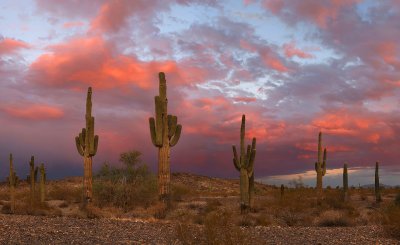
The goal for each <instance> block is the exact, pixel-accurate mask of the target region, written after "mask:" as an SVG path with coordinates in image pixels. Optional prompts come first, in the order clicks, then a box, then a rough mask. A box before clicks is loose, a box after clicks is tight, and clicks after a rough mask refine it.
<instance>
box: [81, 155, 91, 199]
mask: <svg viewBox="0 0 400 245" xmlns="http://www.w3.org/2000/svg"><path fill="white" fill-rule="evenodd" d="M92 175H93V174H92V157H84V158H83V189H84V191H85V193H84V197H85V199H86V200H88V201H90V200H92V198H93V194H92V193H93V187H92V186H93V185H92V179H93V177H92Z"/></svg>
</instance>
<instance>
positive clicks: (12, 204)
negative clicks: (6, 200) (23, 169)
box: [8, 154, 18, 213]
mask: <svg viewBox="0 0 400 245" xmlns="http://www.w3.org/2000/svg"><path fill="white" fill-rule="evenodd" d="M8 184H9V186H10V212H11V213H14V212H15V188H16V187H17V185H18V176H17V175H16V174H15V172H14V167H13V156H12V154H10V175H9V177H8Z"/></svg>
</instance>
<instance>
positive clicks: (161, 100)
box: [149, 72, 182, 202]
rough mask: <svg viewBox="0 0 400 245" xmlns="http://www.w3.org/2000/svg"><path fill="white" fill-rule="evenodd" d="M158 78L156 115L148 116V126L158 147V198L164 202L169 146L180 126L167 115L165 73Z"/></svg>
mask: <svg viewBox="0 0 400 245" xmlns="http://www.w3.org/2000/svg"><path fill="white" fill-rule="evenodd" d="M158 78H159V95H158V96H155V97H154V102H155V111H156V116H155V119H154V118H153V117H151V118H149V126H150V135H151V141H152V143H153V145H154V146H156V147H158V194H159V198H160V200H161V201H164V202H166V201H168V200H169V197H170V192H171V190H170V182H171V164H170V148H171V147H173V146H175V145H176V144H177V143H178V141H179V138H180V135H181V131H182V126H181V125H180V124H178V118H177V117H176V116H173V115H168V99H167V81H166V79H165V74H164V73H163V72H160V73H159V74H158Z"/></svg>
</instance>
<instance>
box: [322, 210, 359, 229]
mask: <svg viewBox="0 0 400 245" xmlns="http://www.w3.org/2000/svg"><path fill="white" fill-rule="evenodd" d="M315 224H316V225H317V226H324V227H332V226H351V225H352V222H351V220H350V218H349V217H348V216H347V215H346V214H345V213H344V212H342V211H338V210H328V211H324V212H322V213H321V214H320V215H319V216H318V217H317V218H316V219H315Z"/></svg>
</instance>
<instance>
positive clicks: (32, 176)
mask: <svg viewBox="0 0 400 245" xmlns="http://www.w3.org/2000/svg"><path fill="white" fill-rule="evenodd" d="M29 167H30V171H29V182H30V183H29V184H30V204H31V207H32V206H33V204H34V202H35V157H34V156H31V161H30V162H29Z"/></svg>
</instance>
